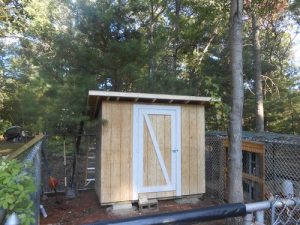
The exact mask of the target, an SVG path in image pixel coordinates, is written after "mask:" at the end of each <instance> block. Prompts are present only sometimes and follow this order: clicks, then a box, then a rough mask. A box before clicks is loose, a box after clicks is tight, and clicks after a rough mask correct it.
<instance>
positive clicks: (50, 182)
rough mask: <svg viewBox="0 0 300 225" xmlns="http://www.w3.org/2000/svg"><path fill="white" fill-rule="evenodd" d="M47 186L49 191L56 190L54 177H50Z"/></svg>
mask: <svg viewBox="0 0 300 225" xmlns="http://www.w3.org/2000/svg"><path fill="white" fill-rule="evenodd" d="M48 185H49V187H50V188H51V189H53V190H54V191H55V190H56V187H57V185H58V180H57V179H56V178H55V177H51V176H50V178H49V180H48Z"/></svg>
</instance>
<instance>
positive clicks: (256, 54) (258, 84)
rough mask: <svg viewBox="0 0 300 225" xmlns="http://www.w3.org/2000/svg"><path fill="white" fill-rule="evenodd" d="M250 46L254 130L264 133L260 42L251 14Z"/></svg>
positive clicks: (253, 17)
mask: <svg viewBox="0 0 300 225" xmlns="http://www.w3.org/2000/svg"><path fill="white" fill-rule="evenodd" d="M252 45H253V69H254V81H255V106H256V114H255V130H256V132H264V102H263V88H262V80H261V75H262V74H261V73H262V72H261V58H260V41H259V27H258V25H257V20H256V15H255V14H254V13H252Z"/></svg>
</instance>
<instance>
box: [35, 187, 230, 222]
mask: <svg viewBox="0 0 300 225" xmlns="http://www.w3.org/2000/svg"><path fill="white" fill-rule="evenodd" d="M41 204H43V206H44V208H45V209H46V211H47V214H48V217H47V218H42V216H41V221H40V224H41V225H62V224H72V225H73V224H74V225H77V224H78V225H79V224H92V223H95V222H99V221H105V220H112V219H118V218H125V217H133V216H139V215H149V214H155V213H164V212H174V211H181V210H188V209H193V208H203V207H209V206H213V205H216V202H215V201H213V200H211V199H203V200H200V201H199V202H198V203H197V204H178V203H176V202H175V201H174V200H162V201H159V204H158V206H159V211H158V212H147V213H140V212H139V211H138V210H136V211H133V212H131V213H130V214H127V215H115V214H113V213H111V212H107V208H108V206H100V204H99V202H98V199H97V196H96V194H95V192H94V190H89V191H82V192H80V193H79V196H78V197H77V198H76V199H73V200H69V199H66V198H65V196H64V195H62V194H59V195H57V196H56V197H55V196H53V195H51V196H48V197H47V198H46V199H44V200H42V203H41ZM201 224H210V225H213V224H218V225H221V224H225V223H224V222H223V221H220V220H219V221H213V222H209V223H208V222H205V223H201Z"/></svg>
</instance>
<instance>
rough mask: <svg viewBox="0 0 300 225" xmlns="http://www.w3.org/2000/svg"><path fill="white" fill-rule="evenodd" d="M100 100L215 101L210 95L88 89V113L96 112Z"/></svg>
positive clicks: (197, 102) (94, 113)
mask: <svg viewBox="0 0 300 225" xmlns="http://www.w3.org/2000/svg"><path fill="white" fill-rule="evenodd" d="M102 101H131V102H144V103H169V104H171V103H173V104H198V105H199V104H200V105H205V104H208V103H209V102H211V101H215V100H213V99H212V98H210V97H200V96H186V95H166V94H147V93H133V92H113V91H94V90H91V91H89V96H88V106H89V111H90V115H92V116H95V115H97V113H98V110H99V107H100V102H102Z"/></svg>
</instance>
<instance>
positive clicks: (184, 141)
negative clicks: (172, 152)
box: [181, 105, 205, 195]
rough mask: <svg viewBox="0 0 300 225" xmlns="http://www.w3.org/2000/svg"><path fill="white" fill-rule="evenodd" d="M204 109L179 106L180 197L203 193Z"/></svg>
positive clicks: (193, 106) (201, 107)
mask: <svg viewBox="0 0 300 225" xmlns="http://www.w3.org/2000/svg"><path fill="white" fill-rule="evenodd" d="M204 129H205V123H204V107H203V106H198V105H182V106H181V151H182V154H181V180H182V182H181V185H182V186H181V188H182V195H193V194H200V193H204V192H205V167H204V166H205V165H204V163H205V158H204V153H205V151H204V148H205V144H204V138H205V133H204V132H205V131H204Z"/></svg>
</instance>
